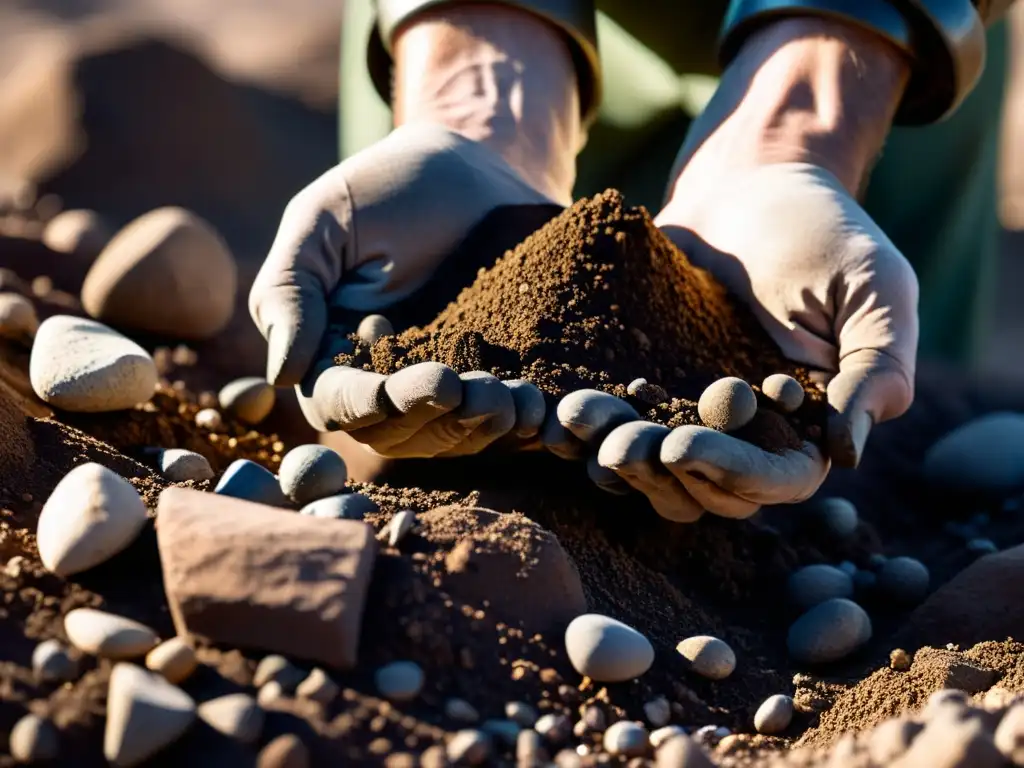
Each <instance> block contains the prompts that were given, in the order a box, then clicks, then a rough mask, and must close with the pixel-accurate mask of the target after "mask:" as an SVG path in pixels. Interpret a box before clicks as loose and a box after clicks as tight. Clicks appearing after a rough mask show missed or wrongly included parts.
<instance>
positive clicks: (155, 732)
mask: <svg viewBox="0 0 1024 768" xmlns="http://www.w3.org/2000/svg"><path fill="white" fill-rule="evenodd" d="M195 716H196V705H195V702H194V701H192V698H191V697H190V696H189V695H188V694H187V693H185V692H184V691H183V690H181V689H180V688H178V687H177V686H175V685H172V684H171V683H169V682H167V681H166V680H164V679H163V678H162V677H160V675H156V674H153V673H152V672H147V671H146V670H144V669H142V668H141V667H137V666H135V665H134V664H127V663H125V662H121V663H119V664H115V665H114V670H113V671H112V672H111V673H110V687H109V689H108V692H107V726H106V730H105V732H104V734H103V756H104V757H106V758H107V760H108V761H109V762H110V763H112V764H114V765H117V766H135V765H139V764H140V763H142V762H144V761H145V760H146V759H147V758H149V757H151V756H152V755H154V754H156V753H157V752H159V751H160V750H162V749H163V748H164V747H166V746H168V745H169V744H171V743H173V742H175V741H177V740H178V739H179V738H180V737H181V736H183V735H184V734H185V732H186V731H187V730H188V729H189V727H190V726H191V725H192V721H193V720H195Z"/></svg>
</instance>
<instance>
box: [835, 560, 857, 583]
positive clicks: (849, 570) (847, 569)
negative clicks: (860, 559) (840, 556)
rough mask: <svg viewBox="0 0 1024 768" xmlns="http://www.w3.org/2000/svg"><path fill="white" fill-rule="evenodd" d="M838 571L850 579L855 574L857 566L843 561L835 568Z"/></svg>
mask: <svg viewBox="0 0 1024 768" xmlns="http://www.w3.org/2000/svg"><path fill="white" fill-rule="evenodd" d="M836 568H838V569H839V570H840V571H842V572H843V573H845V574H846V575H847V576H849V577H850V578H851V579H852V578H853V577H854V575H855V574H856V573H857V566H856V565H854V564H853V563H851V562H850V561H849V560H843V561H842V562H841V563H839V565H837V566H836Z"/></svg>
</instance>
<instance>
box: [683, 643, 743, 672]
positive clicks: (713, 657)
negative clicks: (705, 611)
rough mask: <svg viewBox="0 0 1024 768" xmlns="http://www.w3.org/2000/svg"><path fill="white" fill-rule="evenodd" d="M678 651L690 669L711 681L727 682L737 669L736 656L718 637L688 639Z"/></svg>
mask: <svg viewBox="0 0 1024 768" xmlns="http://www.w3.org/2000/svg"><path fill="white" fill-rule="evenodd" d="M676 650H677V651H678V652H679V653H680V654H681V655H682V656H683V658H684V659H686V660H687V661H688V662H690V669H692V670H693V671H694V672H696V673H697V674H698V675H700V676H701V677H706V678H708V679H709V680H725V678H727V677H728V676H729V675H731V674H732V673H733V670H735V669H736V654H735V653H734V652H733V650H732V648H730V647H729V644H728V643H726V642H725V641H723V640H719V639H718V638H717V637H711V636H710V635H695V636H694V637H688V638H686V639H685V640H683V641H681V642H680V643H679V644H678V645H677V646H676Z"/></svg>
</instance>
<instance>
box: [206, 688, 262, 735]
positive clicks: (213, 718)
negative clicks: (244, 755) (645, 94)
mask: <svg viewBox="0 0 1024 768" xmlns="http://www.w3.org/2000/svg"><path fill="white" fill-rule="evenodd" d="M197 712H198V714H199V719H200V720H202V721H203V722H204V723H206V724H207V725H209V726H210V727H211V728H213V729H214V730H215V731H218V732H219V733H222V734H224V735H225V736H227V737H228V738H231V739H235V740H236V741H240V742H241V743H243V744H252V743H254V742H256V741H257V740H258V739H259V737H260V732H261V731H262V730H263V721H264V719H265V715H264V712H263V710H262V709H260V706H259V705H258V704H257V703H256V700H255V699H254V698H253V697H252V696H250V695H248V694H246V693H229V694H228V695H227V696H220V697H218V698H216V699H210V700H209V701H204V702H203V703H202V704H200V705H199V709H198V710H197Z"/></svg>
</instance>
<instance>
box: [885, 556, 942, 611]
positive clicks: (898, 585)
mask: <svg viewBox="0 0 1024 768" xmlns="http://www.w3.org/2000/svg"><path fill="white" fill-rule="evenodd" d="M929 581H930V576H929V573H928V569H927V568H926V567H925V566H924V564H923V563H922V562H921V561H919V560H915V559H914V558H912V557H893V558H891V559H889V560H887V561H886V562H885V564H884V565H883V566H882V567H881V568H879V569H878V592H879V594H881V595H884V596H885V598H886V599H888V600H891V601H892V602H894V603H898V604H900V605H916V604H917V603H919V602H921V601H922V600H924V598H925V596H926V595H927V594H928V584H929Z"/></svg>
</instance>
